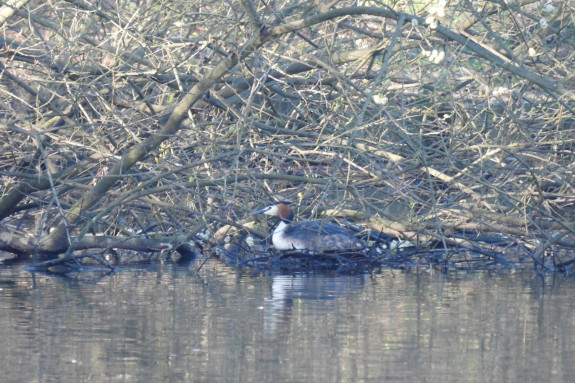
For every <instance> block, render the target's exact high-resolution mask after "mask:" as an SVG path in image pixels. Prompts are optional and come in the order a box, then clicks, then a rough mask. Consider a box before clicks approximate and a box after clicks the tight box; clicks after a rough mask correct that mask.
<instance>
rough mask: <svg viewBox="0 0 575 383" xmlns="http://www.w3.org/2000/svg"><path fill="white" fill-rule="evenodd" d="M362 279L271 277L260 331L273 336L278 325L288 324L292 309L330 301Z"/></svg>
mask: <svg viewBox="0 0 575 383" xmlns="http://www.w3.org/2000/svg"><path fill="white" fill-rule="evenodd" d="M364 278H365V276H364V275H355V276H345V275H317V274H305V273H299V274H295V275H275V276H272V277H271V279H272V289H271V290H272V291H271V292H272V297H271V298H269V299H267V300H266V305H265V314H264V328H265V331H266V333H267V334H270V335H271V334H274V333H276V331H277V327H278V325H281V324H282V323H289V321H290V320H291V319H292V308H293V305H294V302H295V304H297V303H300V302H301V301H302V300H312V301H316V302H317V303H322V305H323V308H324V309H326V306H327V307H329V304H326V302H325V301H328V300H333V299H335V298H337V297H339V296H341V295H343V294H346V293H349V292H350V291H353V290H355V289H357V288H359V287H361V286H362V285H363V281H364Z"/></svg>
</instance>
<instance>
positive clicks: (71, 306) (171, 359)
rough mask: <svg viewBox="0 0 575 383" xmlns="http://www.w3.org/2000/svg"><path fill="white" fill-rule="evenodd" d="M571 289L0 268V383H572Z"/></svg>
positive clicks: (543, 281) (501, 279) (549, 280)
mask: <svg viewBox="0 0 575 383" xmlns="http://www.w3.org/2000/svg"><path fill="white" fill-rule="evenodd" d="M574 296H575V279H574V278H573V277H565V276H558V275H556V276H553V275H546V276H544V277H541V276H537V275H535V274H534V273H533V272H531V271H520V272H519V271H515V272H512V271H500V272H493V271H491V272H473V273H461V272H459V273H455V272H453V273H448V274H443V273H438V272H434V271H430V270H425V269H416V270H410V271H397V270H383V271H380V272H378V273H373V274H368V275H351V276H350V275H348V276H345V275H343V276H342V275H330V274H295V275H280V274H272V275H267V274H264V273H259V274H258V273H251V272H242V271H239V270H236V269H232V268H229V267H226V266H224V265H222V264H221V263H219V262H217V261H213V262H212V261H210V262H208V263H207V264H206V265H205V266H204V267H203V268H202V270H201V271H200V273H199V275H197V274H196V273H195V272H194V266H190V267H177V266H173V265H167V266H165V265H164V266H155V267H153V268H141V269H135V268H134V269H129V270H124V271H122V272H119V273H117V274H115V275H111V276H107V277H100V276H98V275H93V276H89V275H82V276H79V277H78V279H77V280H74V279H63V278H54V277H47V276H44V275H40V274H33V273H30V272H27V271H25V270H23V269H22V268H17V267H5V266H0V339H1V346H2V347H0V368H1V372H0V382H442V383H445V382H573V381H575V315H574V314H575V312H574V309H575V299H574Z"/></svg>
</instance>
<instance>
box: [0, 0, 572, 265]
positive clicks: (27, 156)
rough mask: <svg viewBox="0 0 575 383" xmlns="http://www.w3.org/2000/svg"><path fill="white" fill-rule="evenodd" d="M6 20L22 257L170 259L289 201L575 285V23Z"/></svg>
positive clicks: (260, 9) (306, 6) (76, 6)
mask: <svg viewBox="0 0 575 383" xmlns="http://www.w3.org/2000/svg"><path fill="white" fill-rule="evenodd" d="M4 3H6V2H4ZM7 3H12V4H13V5H14V7H16V9H12V8H9V7H8V6H7V5H3V6H2V10H1V11H0V22H2V32H3V33H2V36H3V37H2V39H1V40H0V42H1V44H2V51H1V52H2V54H1V59H0V76H1V77H0V113H1V114H2V121H1V126H0V137H1V140H2V143H1V145H2V149H1V151H0V177H1V180H2V191H1V194H0V220H1V222H0V249H2V250H5V251H9V252H13V253H16V254H18V255H19V256H20V257H21V258H28V257H33V258H34V259H40V260H46V259H50V258H52V257H54V256H56V255H58V254H63V253H66V254H68V255H69V256H73V255H78V254H80V253H79V252H78V251H79V250H84V251H86V250H90V249H92V250H93V249H100V250H101V251H104V250H108V249H129V250H133V251H137V252H138V253H139V254H142V253H141V252H142V251H160V250H170V249H172V248H174V247H177V246H180V245H181V244H185V243H189V242H190V241H192V242H193V240H194V239H197V235H198V234H199V233H206V232H207V233H214V232H216V231H217V230H218V229H220V228H221V227H222V226H224V225H229V224H231V225H238V224H241V223H242V222H247V220H245V218H246V213H247V212H248V211H250V210H251V209H252V208H255V207H259V206H261V205H265V204H269V203H270V201H273V200H278V199H283V200H291V201H292V202H295V203H296V204H297V205H298V206H300V207H302V208H304V207H306V208H307V210H305V209H304V210H300V215H302V216H305V217H309V216H310V215H313V214H320V213H322V212H324V209H335V210H336V211H335V212H334V211H332V212H331V213H333V214H335V215H337V214H338V211H337V210H340V213H343V212H347V213H349V210H352V211H354V212H355V213H356V214H355V215H353V214H352V215H351V216H350V215H349V214H348V215H347V219H349V220H353V221H354V222H355V223H356V224H359V225H362V226H363V227H364V228H371V229H373V230H378V231H383V232H385V233H388V234H393V235H396V236H398V237H400V238H404V239H409V240H411V241H412V242H414V243H416V244H417V245H419V246H428V245H430V244H433V245H434V246H437V245H438V244H439V246H440V247H442V248H444V249H445V251H444V253H443V254H444V258H443V259H441V260H446V259H449V257H451V256H452V255H453V254H457V252H458V251H460V249H462V248H463V249H471V250H479V251H481V252H482V253H483V254H497V255H499V256H501V255H503V256H506V257H511V256H513V257H519V258H522V257H524V258H527V259H530V260H533V261H534V262H535V263H536V264H540V265H541V264H545V265H546V267H558V266H560V267H562V268H569V267H570V266H571V265H572V263H571V258H572V249H573V247H574V246H575V241H574V239H575V230H574V228H575V225H573V222H574V216H575V209H574V206H573V202H574V200H575V184H574V181H573V171H574V166H575V165H574V163H575V161H574V160H575V154H574V152H573V143H574V140H575V131H574V130H575V116H574V115H573V107H574V106H575V95H574V93H572V89H573V84H574V81H573V73H575V60H574V57H573V56H574V55H575V24H574V21H573V20H574V18H575V4H572V2H565V1H558V0H553V1H532V0H521V1H517V0H514V1H510V0H507V1H505V2H503V1H491V2H484V1H469V0H460V1H459V0H458V1H455V0H448V1H447V2H446V4H445V6H444V7H443V6H442V2H441V1H434V2H431V1H430V2H428V1H419V0H404V1H360V2H356V1H353V2H352V1H333V2H331V3H329V2H324V1H301V2H298V1H290V0H285V1H273V0H270V1H258V0H242V1H237V0H230V1H219V0H218V1H209V0H207V1H199V0H198V1H194V0H192V1H178V0H176V1H172V2H163V1H152V0H150V1H146V0H141V1H137V0H136V1H122V0H119V1H116V2H113V1H101V2H95V3H94V2H87V1H83V0H52V1H22V0H21V1H12V2H7ZM357 3H361V4H360V5H361V6H355V5H357ZM95 4H97V5H95ZM344 209H346V210H345V211H344ZM453 246H455V247H453ZM180 249H182V247H180ZM448 249H449V251H447V250H448ZM451 249H455V250H451ZM188 250H189V249H188ZM83 254H90V255H91V256H94V257H95V258H98V254H99V253H94V252H90V253H83Z"/></svg>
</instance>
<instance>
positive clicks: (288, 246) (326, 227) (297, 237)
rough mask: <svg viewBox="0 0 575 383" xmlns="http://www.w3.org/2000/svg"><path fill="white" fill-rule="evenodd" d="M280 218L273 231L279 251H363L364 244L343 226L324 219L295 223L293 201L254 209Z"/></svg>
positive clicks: (273, 239)
mask: <svg viewBox="0 0 575 383" xmlns="http://www.w3.org/2000/svg"><path fill="white" fill-rule="evenodd" d="M252 214H266V215H272V216H274V217H278V218H279V219H280V222H279V223H278V225H277V226H276V228H275V230H274V232H273V234H272V243H273V245H274V247H275V248H276V249H278V250H310V251H317V252H325V251H360V250H363V249H364V245H363V244H362V243H361V242H360V241H359V240H358V239H357V238H355V237H354V236H353V235H352V234H351V233H350V232H348V231H347V230H345V229H344V228H343V227H340V226H336V225H333V224H331V223H322V222H313V221H312V222H296V223H293V222H292V221H293V218H294V213H293V211H292V209H291V208H290V207H289V202H278V203H277V204H275V205H271V206H267V207H264V208H263V209H260V210H256V211H252V212H251V213H250V215H252Z"/></svg>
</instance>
